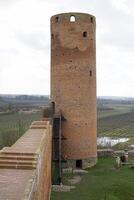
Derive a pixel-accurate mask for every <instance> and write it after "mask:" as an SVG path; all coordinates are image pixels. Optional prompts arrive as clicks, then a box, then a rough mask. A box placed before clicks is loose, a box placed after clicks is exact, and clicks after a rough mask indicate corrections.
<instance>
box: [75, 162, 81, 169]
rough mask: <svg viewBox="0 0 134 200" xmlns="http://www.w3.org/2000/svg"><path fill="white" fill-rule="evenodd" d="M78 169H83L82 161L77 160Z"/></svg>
mask: <svg viewBox="0 0 134 200" xmlns="http://www.w3.org/2000/svg"><path fill="white" fill-rule="evenodd" d="M76 168H82V160H76Z"/></svg>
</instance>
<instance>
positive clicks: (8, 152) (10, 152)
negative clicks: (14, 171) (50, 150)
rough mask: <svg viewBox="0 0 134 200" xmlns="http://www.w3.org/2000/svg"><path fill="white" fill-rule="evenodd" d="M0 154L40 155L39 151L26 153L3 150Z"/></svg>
mask: <svg viewBox="0 0 134 200" xmlns="http://www.w3.org/2000/svg"><path fill="white" fill-rule="evenodd" d="M0 154H2V155H3V154H4V155H20V156H38V154H37V153H25V152H12V151H1V152H0Z"/></svg>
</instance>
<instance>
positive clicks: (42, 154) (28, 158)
mask: <svg viewBox="0 0 134 200" xmlns="http://www.w3.org/2000/svg"><path fill="white" fill-rule="evenodd" d="M51 150H52V127H51V124H50V122H49V121H35V122H33V123H32V125H31V126H30V128H29V130H28V131H27V132H26V133H25V134H24V135H23V136H22V137H21V138H20V139H19V140H18V141H17V142H16V143H15V144H14V145H12V146H11V147H5V148H3V149H2V150H1V151H0V199H1V200H7V199H10V200H48V199H49V196H50V191H51Z"/></svg>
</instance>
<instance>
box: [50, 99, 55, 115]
mask: <svg viewBox="0 0 134 200" xmlns="http://www.w3.org/2000/svg"><path fill="white" fill-rule="evenodd" d="M51 104H52V112H53V114H54V113H55V102H54V101H52V102H51Z"/></svg>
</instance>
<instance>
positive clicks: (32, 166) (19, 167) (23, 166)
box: [0, 163, 36, 170]
mask: <svg viewBox="0 0 134 200" xmlns="http://www.w3.org/2000/svg"><path fill="white" fill-rule="evenodd" d="M0 169H27V170H31V169H36V165H20V164H19V165H18V164H16V165H15V164H1V163H0Z"/></svg>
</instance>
